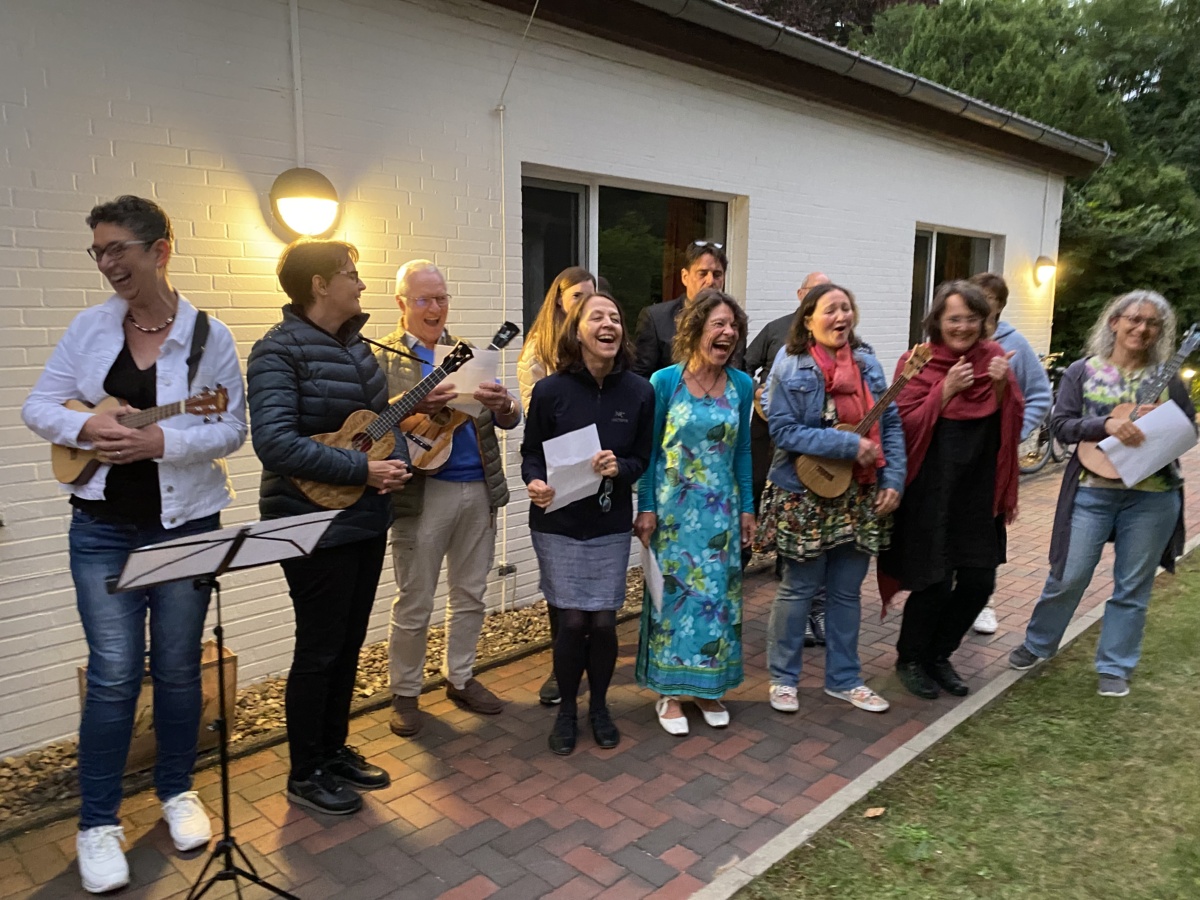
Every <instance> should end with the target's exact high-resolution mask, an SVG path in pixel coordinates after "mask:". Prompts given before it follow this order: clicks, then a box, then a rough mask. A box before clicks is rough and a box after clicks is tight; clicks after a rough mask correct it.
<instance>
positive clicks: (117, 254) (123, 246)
mask: <svg viewBox="0 0 1200 900" xmlns="http://www.w3.org/2000/svg"><path fill="white" fill-rule="evenodd" d="M153 243H154V241H113V242H112V243H111V244H105V245H104V246H103V247H88V248H87V255H88V256H90V257H91V258H92V259H94V260H95V261H96V262H100V261H101V260H103V259H104V257H106V256H111V257H112V258H113V259H120V258H121V257H122V256H124V255H125V251H126V250H127V249H128V248H130V247H133V246H135V245H136V244H143V245H145V246H149V245H150V244H153Z"/></svg>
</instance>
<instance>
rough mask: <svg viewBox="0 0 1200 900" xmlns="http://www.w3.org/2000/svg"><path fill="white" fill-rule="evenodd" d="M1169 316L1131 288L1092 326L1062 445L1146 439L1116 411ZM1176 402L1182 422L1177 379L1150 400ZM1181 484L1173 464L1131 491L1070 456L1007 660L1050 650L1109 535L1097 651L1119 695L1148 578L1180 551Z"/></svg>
mask: <svg viewBox="0 0 1200 900" xmlns="http://www.w3.org/2000/svg"><path fill="white" fill-rule="evenodd" d="M1174 341H1175V313H1174V311H1173V310H1172V309H1171V306H1170V304H1168V303H1167V301H1166V300H1165V299H1164V298H1163V296H1162V295H1161V294H1158V293H1156V292H1154V291H1144V290H1139V291H1132V292H1130V293H1128V294H1122V295H1121V296H1119V297H1117V298H1115V299H1114V300H1113V301H1112V302H1111V303H1109V305H1108V307H1107V308H1106V309H1105V310H1104V313H1103V314H1102V315H1101V316H1100V319H1099V320H1098V321H1097V322H1096V325H1095V327H1094V328H1093V329H1092V334H1091V337H1090V339H1089V341H1088V355H1087V356H1086V357H1085V358H1084V359H1080V360H1077V361H1076V362H1074V363H1072V364H1071V367H1070V368H1069V369H1067V371H1066V374H1065V375H1063V378H1062V381H1061V382H1060V384H1059V388H1058V401H1057V403H1056V404H1055V407H1054V412H1053V414H1052V416H1051V419H1050V426H1051V428H1052V429H1053V430H1054V435H1055V437H1057V438H1058V439H1059V440H1060V441H1061V442H1063V443H1064V444H1074V443H1077V442H1079V441H1098V440H1101V439H1102V438H1104V437H1107V436H1109V435H1112V436H1114V437H1116V438H1117V439H1118V440H1119V441H1120V442H1121V443H1123V444H1126V445H1127V446H1131V447H1136V446H1137V445H1138V444H1140V443H1141V442H1142V441H1143V440H1144V438H1145V435H1144V434H1143V433H1142V431H1141V429H1140V428H1138V427H1137V425H1136V424H1135V423H1134V422H1133V421H1131V420H1130V419H1129V418H1128V417H1127V416H1122V415H1120V414H1119V413H1117V414H1114V413H1116V407H1118V406H1120V405H1121V404H1124V403H1133V402H1136V398H1137V394H1138V389H1139V388H1140V387H1141V386H1142V384H1143V382H1147V381H1148V380H1149V379H1152V378H1154V377H1155V375H1156V374H1157V372H1158V369H1159V366H1160V364H1161V363H1163V362H1165V361H1166V359H1167V358H1168V357H1169V356H1170V355H1171V352H1172V347H1173V346H1174ZM1167 399H1170V400H1174V401H1175V402H1176V403H1177V404H1179V407H1180V408H1181V409H1182V410H1183V411H1184V414H1185V415H1187V416H1188V417H1189V418H1190V419H1193V420H1194V419H1195V416H1196V410H1195V407H1193V405H1192V402H1191V399H1190V398H1189V397H1188V392H1187V389H1186V388H1185V387H1184V384H1183V382H1182V381H1181V380H1180V379H1179V378H1178V377H1177V376H1173V377H1172V378H1171V379H1170V382H1169V383H1168V385H1167V386H1166V388H1165V389H1164V390H1163V391H1162V393H1161V394H1159V396H1158V397H1157V398H1156V401H1157V400H1167ZM1182 507H1183V477H1182V474H1181V472H1180V467H1179V461H1178V460H1175V461H1173V462H1172V463H1170V464H1169V465H1167V466H1165V467H1163V468H1162V469H1160V470H1159V471H1157V472H1155V473H1154V474H1153V475H1151V476H1149V477H1148V478H1146V479H1144V480H1143V481H1140V482H1138V483H1137V484H1135V485H1134V486H1133V487H1131V488H1127V487H1125V485H1124V483H1123V482H1121V481H1120V480H1117V479H1109V478H1105V477H1103V476H1102V475H1098V474H1096V473H1094V472H1090V471H1088V470H1087V469H1086V468H1084V466H1083V463H1082V462H1081V460H1080V457H1079V454H1078V452H1076V453H1074V454H1072V456H1071V458H1070V460H1068V461H1067V468H1066V472H1065V473H1064V475H1063V481H1062V488H1061V489H1060V491H1059V495H1058V506H1057V508H1056V509H1055V513H1054V530H1053V533H1052V535H1051V539H1050V574H1049V576H1048V577H1047V578H1046V585H1045V587H1043V588H1042V595H1041V597H1039V598H1038V602H1037V605H1036V606H1035V607H1034V609H1033V615H1032V616H1031V617H1030V620H1029V625H1028V626H1027V627H1026V630H1025V641H1024V643H1022V644H1021V646H1019V647H1017V648H1016V649H1015V650H1013V651H1012V653H1011V654H1010V655H1009V664H1010V665H1011V666H1012V667H1013V668H1014V669H1028V668H1031V667H1033V666H1034V665H1036V664H1037V663H1039V662H1041V661H1042V660H1044V659H1047V658H1049V657H1051V656H1053V655H1054V654H1055V653H1056V652H1058V645H1059V642H1060V641H1061V640H1062V636H1063V632H1064V631H1066V628H1067V624H1068V623H1069V622H1070V621H1071V617H1072V616H1073V615H1074V613H1075V609H1076V607H1077V606H1078V605H1079V601H1080V598H1082V596H1083V592H1084V591H1085V590H1086V589H1087V586H1088V584H1089V583H1090V582H1091V580H1092V575H1093V573H1094V572H1095V571H1096V566H1097V565H1098V564H1099V562H1100V553H1101V551H1102V550H1103V549H1104V544H1105V542H1106V541H1107V540H1108V539H1109V537H1110V536H1114V537H1115V551H1116V552H1115V559H1114V561H1113V593H1112V597H1111V598H1110V599H1109V600H1108V603H1107V604H1106V606H1105V609H1104V624H1103V627H1102V629H1101V632H1100V642H1099V645H1098V646H1097V648H1096V672H1097V673H1098V674H1099V693H1100V696H1102V697H1124V696H1125V695H1126V694H1128V693H1129V678H1130V676H1131V675H1132V673H1133V670H1134V668H1135V667H1136V666H1137V663H1138V659H1139V657H1140V656H1141V648H1142V631H1143V629H1144V627H1145V623H1146V609H1147V607H1148V606H1149V605H1150V589H1151V587H1152V586H1153V583H1154V573H1155V569H1156V568H1157V566H1158V565H1159V564H1160V563H1161V564H1162V565H1163V566H1164V567H1165V568H1167V569H1168V570H1173V569H1174V566H1175V559H1176V557H1178V556H1179V555H1180V554H1181V553H1182V552H1183V540H1184V533H1183V512H1182Z"/></svg>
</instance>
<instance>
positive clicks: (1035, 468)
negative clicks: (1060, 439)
mask: <svg viewBox="0 0 1200 900" xmlns="http://www.w3.org/2000/svg"><path fill="white" fill-rule="evenodd" d="M1053 443H1054V441H1053V439H1052V437H1051V435H1050V428H1049V427H1048V426H1047V425H1046V424H1045V423H1044V422H1043V423H1042V424H1041V425H1039V426H1038V430H1037V431H1036V432H1035V433H1034V434H1032V435H1030V436H1029V438H1028V440H1026V441H1025V442H1024V443H1022V444H1021V446H1020V447H1019V448H1018V451H1017V452H1018V454H1019V455H1018V457H1017V463H1018V466H1019V467H1020V470H1021V474H1022V475H1032V474H1033V473H1035V472H1040V471H1041V470H1042V469H1043V468H1045V466H1046V463H1047V462H1048V461H1049V459H1050V453H1051V447H1052V445H1053Z"/></svg>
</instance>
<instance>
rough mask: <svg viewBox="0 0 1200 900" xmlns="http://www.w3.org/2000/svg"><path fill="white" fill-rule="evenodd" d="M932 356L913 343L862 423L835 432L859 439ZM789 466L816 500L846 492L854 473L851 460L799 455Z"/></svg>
mask: <svg viewBox="0 0 1200 900" xmlns="http://www.w3.org/2000/svg"><path fill="white" fill-rule="evenodd" d="M932 356H933V351H932V350H930V349H929V345H928V344H917V345H916V346H915V347H913V348H912V350H911V351H910V352H909V356H908V359H907V360H906V361H905V363H904V371H903V372H901V373H900V375H899V376H898V377H897V378H896V380H895V382H894V383H893V384H892V386H891V387H890V388H888V389H887V390H886V391H884V393H883V396H882V397H880V398H879V399H878V400H877V401H876V402H875V405H874V406H872V407H871V411H870V412H868V413H867V414H866V415H865V416H863V418H862V421H861V422H859V423H858V424H857V425H836V426H834V427H835V428H837V430H838V431H852V432H854V433H855V434H857V435H859V436H860V437H861V436H862V435H865V434H866V433H867V432H868V431H870V430H871V427H872V426H873V425H874V424H875V422H876V421H878V419H879V417H880V416H882V415H883V413H884V410H886V409H887V408H888V406H889V405H890V404H891V402H892V401H893V400H895V399H896V396H897V395H898V394H899V393H900V391H901V390H902V389H903V388H904V385H906V384H908V380H909V379H910V378H912V377H913V376H914V375H916V374H917V373H918V372H920V371H921V370H922V369H923V368H925V364H926V363H927V362H929V360H930V358H931V357H932ZM792 466H793V467H794V468H795V470H796V477H797V478H799V479H800V483H801V484H803V485H804V486H805V487H806V488H808V489H809V490H810V491H812V492H813V493H814V494H816V495H817V496H818V497H824V498H826V499H827V500H830V499H833V498H834V497H840V496H841V495H842V494H844V493H846V489H847V488H848V487H850V479H851V476H853V474H854V460H853V459H831V458H829V457H825V456H805V455H803V454H801V455H799V456H797V457H796V460H795V462H793V463H792Z"/></svg>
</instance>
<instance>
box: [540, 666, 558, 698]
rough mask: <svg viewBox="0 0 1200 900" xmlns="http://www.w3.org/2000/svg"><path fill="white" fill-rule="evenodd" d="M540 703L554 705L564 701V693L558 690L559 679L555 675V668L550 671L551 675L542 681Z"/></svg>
mask: <svg viewBox="0 0 1200 900" xmlns="http://www.w3.org/2000/svg"><path fill="white" fill-rule="evenodd" d="M538 703H540V704H542V706H554V705H555V704H556V703H562V694H560V693H559V691H558V679H557V678H555V677H554V672H553V670H552V671H551V672H550V677H549V678H547V679H546V680H545V681H543V682H542V687H541V689H540V690H539V691H538Z"/></svg>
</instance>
